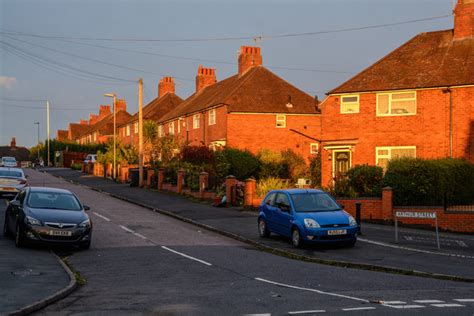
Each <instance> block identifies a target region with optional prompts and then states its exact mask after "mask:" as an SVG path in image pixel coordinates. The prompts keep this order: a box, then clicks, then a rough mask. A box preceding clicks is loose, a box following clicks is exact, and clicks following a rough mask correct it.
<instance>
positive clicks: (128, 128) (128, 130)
mask: <svg viewBox="0 0 474 316" xmlns="http://www.w3.org/2000/svg"><path fill="white" fill-rule="evenodd" d="M126 132H127V136H130V125H127V127H126Z"/></svg>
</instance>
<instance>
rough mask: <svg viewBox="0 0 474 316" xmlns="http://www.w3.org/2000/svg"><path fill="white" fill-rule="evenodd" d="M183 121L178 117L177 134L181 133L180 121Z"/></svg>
mask: <svg viewBox="0 0 474 316" xmlns="http://www.w3.org/2000/svg"><path fill="white" fill-rule="evenodd" d="M182 121H183V119H182V118H178V134H181V124H182V123H181V122H182Z"/></svg>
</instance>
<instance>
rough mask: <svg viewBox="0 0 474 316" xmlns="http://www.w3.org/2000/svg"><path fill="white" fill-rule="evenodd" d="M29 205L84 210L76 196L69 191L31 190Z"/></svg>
mask: <svg viewBox="0 0 474 316" xmlns="http://www.w3.org/2000/svg"><path fill="white" fill-rule="evenodd" d="M28 206H29V207H32V208H45V209H61V210H67V211H80V210H82V207H81V205H80V204H79V201H78V200H77V199H76V197H75V196H74V195H72V194H69V193H56V192H31V193H30V194H29V196H28Z"/></svg>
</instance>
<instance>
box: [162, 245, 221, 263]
mask: <svg viewBox="0 0 474 316" xmlns="http://www.w3.org/2000/svg"><path fill="white" fill-rule="evenodd" d="M161 248H163V249H165V250H168V251H171V252H173V253H175V254H177V255H180V256H183V257H185V258H188V259H191V260H194V261H197V262H200V263H202V264H205V265H206V266H212V264H210V263H209V262H206V261H204V260H200V259H197V258H194V257H191V256H188V255H186V254H184V253H181V252H179V251H176V250H173V249H170V248H168V247H165V246H161Z"/></svg>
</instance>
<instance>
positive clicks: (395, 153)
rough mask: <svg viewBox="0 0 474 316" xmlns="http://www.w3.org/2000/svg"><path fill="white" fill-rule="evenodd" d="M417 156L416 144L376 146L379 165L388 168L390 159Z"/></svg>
mask: <svg viewBox="0 0 474 316" xmlns="http://www.w3.org/2000/svg"><path fill="white" fill-rule="evenodd" d="M401 157H413V158H416V146H399V147H376V148H375V158H376V162H375V163H376V164H377V166H380V167H382V168H384V169H386V168H387V165H388V161H389V160H390V159H393V158H401Z"/></svg>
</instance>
